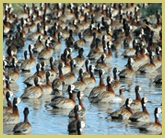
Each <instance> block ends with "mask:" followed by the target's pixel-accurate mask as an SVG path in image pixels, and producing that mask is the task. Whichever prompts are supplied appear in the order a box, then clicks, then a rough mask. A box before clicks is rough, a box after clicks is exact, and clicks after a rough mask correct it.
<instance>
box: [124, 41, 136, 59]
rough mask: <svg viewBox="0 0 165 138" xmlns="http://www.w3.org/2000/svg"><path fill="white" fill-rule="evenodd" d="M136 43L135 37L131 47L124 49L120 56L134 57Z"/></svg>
mask: <svg viewBox="0 0 165 138" xmlns="http://www.w3.org/2000/svg"><path fill="white" fill-rule="evenodd" d="M136 44H137V40H136V39H135V41H134V44H133V48H128V49H126V50H125V51H124V52H123V53H122V56H124V57H125V58H126V57H134V56H135V53H136Z"/></svg>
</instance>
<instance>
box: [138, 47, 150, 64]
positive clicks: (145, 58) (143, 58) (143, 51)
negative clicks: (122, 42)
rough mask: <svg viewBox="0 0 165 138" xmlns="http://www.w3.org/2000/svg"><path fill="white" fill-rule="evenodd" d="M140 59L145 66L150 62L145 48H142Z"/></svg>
mask: <svg viewBox="0 0 165 138" xmlns="http://www.w3.org/2000/svg"><path fill="white" fill-rule="evenodd" d="M139 57H140V58H141V59H142V65H141V66H143V65H145V64H147V63H148V62H149V59H150V58H149V55H148V54H147V50H146V49H145V48H141V50H140V54H139Z"/></svg>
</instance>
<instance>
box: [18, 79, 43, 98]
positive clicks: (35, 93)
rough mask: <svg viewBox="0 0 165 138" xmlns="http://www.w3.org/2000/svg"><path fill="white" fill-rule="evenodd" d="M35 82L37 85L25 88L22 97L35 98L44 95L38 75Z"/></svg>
mask: <svg viewBox="0 0 165 138" xmlns="http://www.w3.org/2000/svg"><path fill="white" fill-rule="evenodd" d="M34 84H35V86H31V87H28V88H27V89H25V91H24V93H23V94H22V95H21V98H22V99H35V98H40V97H41V96H42V95H43V89H42V87H41V85H39V84H38V77H35V79H34Z"/></svg>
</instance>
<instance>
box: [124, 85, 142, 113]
mask: <svg viewBox="0 0 165 138" xmlns="http://www.w3.org/2000/svg"><path fill="white" fill-rule="evenodd" d="M141 89H142V87H141V86H140V85H137V86H136V87H135V95H136V99H135V100H133V102H134V103H133V104H131V105H130V107H131V109H132V110H138V109H140V108H141V107H142V104H141V103H142V102H141V101H142V100H141V97H140V94H139V91H140V90H141ZM125 106H126V105H124V106H122V108H125Z"/></svg>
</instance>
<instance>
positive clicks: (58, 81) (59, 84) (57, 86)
mask: <svg viewBox="0 0 165 138" xmlns="http://www.w3.org/2000/svg"><path fill="white" fill-rule="evenodd" d="M62 67H63V64H62V63H59V66H58V69H59V77H58V78H55V79H54V80H53V82H52V87H53V90H60V91H61V90H62V89H63V85H64V84H65V79H64V76H63V72H62Z"/></svg>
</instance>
